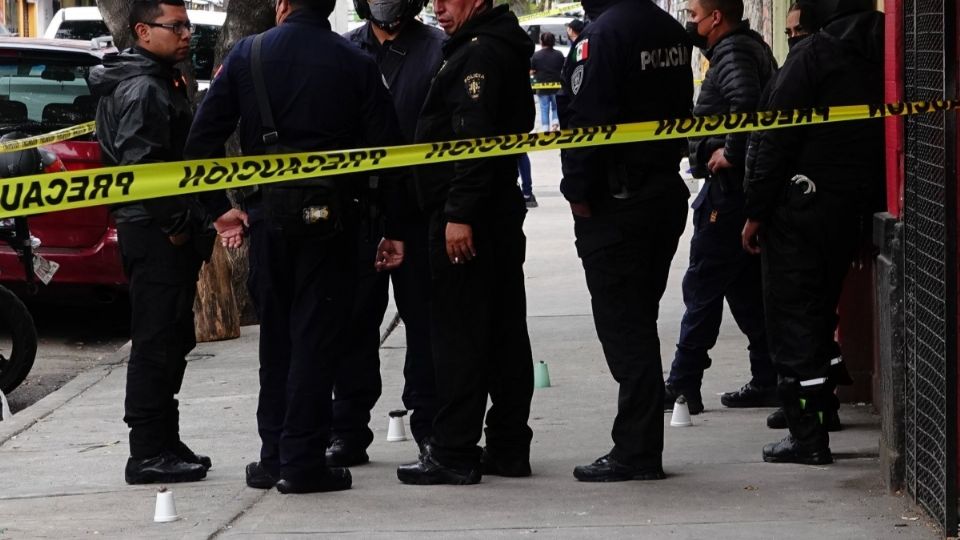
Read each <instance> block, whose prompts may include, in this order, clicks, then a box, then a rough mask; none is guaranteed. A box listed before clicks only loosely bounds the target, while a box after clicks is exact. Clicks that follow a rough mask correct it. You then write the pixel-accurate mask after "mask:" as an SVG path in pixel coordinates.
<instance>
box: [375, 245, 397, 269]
mask: <svg viewBox="0 0 960 540" xmlns="http://www.w3.org/2000/svg"><path fill="white" fill-rule="evenodd" d="M401 263H403V242H401V241H400V240H390V239H389V238H384V239H382V240H380V246H379V247H377V260H376V262H374V263H373V266H374V268H376V269H377V272H383V271H389V270H393V269H394V268H397V267H398V266H400V264H401Z"/></svg>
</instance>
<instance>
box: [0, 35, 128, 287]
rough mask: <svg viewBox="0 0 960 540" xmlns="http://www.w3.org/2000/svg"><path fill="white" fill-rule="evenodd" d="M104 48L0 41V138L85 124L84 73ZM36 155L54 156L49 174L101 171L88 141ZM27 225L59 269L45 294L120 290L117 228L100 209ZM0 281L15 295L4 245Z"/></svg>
mask: <svg viewBox="0 0 960 540" xmlns="http://www.w3.org/2000/svg"><path fill="white" fill-rule="evenodd" d="M112 50H113V49H112V48H110V49H104V48H100V47H99V46H98V44H97V43H96V42H91V41H79V40H65V39H35V38H15V37H10V38H5V37H0V135H3V134H7V133H11V132H14V131H17V132H20V133H22V134H25V135H38V134H41V133H46V132H49V131H53V130H55V129H60V128H65V127H69V126H73V125H77V124H81V123H83V122H88V121H91V120H93V119H94V116H95V114H96V109H97V103H96V99H95V98H94V97H93V96H91V95H90V88H89V86H88V85H87V80H88V78H89V73H90V68H92V67H93V66H96V65H98V64H100V62H101V58H102V56H103V54H104V53H106V52H110V51H112ZM41 151H46V152H44V153H45V154H46V156H47V157H50V156H51V153H52V154H53V155H55V158H54V159H51V160H48V162H50V163H51V164H50V165H49V166H48V168H47V170H48V171H49V172H53V171H55V170H62V169H63V168H66V169H68V170H78V169H90V168H95V167H100V166H101V162H100V147H99V145H98V144H97V142H96V139H95V138H94V137H93V135H87V136H83V137H78V138H76V139H71V140H69V141H64V142H60V143H55V144H51V145H47V146H44V147H42V148H41ZM56 158H59V159H56ZM0 181H2V180H0ZM29 225H30V230H31V233H32V234H33V235H34V236H35V237H37V238H39V239H40V242H41V245H40V248H39V249H38V250H37V252H38V253H39V254H40V255H42V256H43V257H45V258H47V259H49V260H52V261H55V262H57V263H59V264H60V269H59V271H57V273H56V275H55V276H54V278H53V281H52V282H51V283H50V285H49V288H50V289H51V290H55V291H57V292H58V293H59V292H65V291H68V290H69V289H71V288H78V289H80V290H82V292H90V291H92V292H94V293H95V294H97V295H98V296H100V297H101V298H102V299H104V300H108V299H112V298H113V297H114V296H115V295H116V293H117V292H119V291H124V290H126V283H127V280H126V278H125V276H124V275H123V270H122V267H121V263H120V252H119V246H118V244H117V230H116V227H115V224H114V223H113V220H112V219H111V217H110V213H109V211H108V209H107V207H106V206H97V207H92V208H84V209H79V210H67V211H63V212H54V213H50V214H43V215H39V216H35V217H31V218H30V220H29ZM0 282H2V283H3V284H4V285H7V286H10V287H12V288H14V289H17V290H22V289H21V287H20V286H21V285H22V283H23V268H22V266H21V265H20V264H19V262H18V260H17V257H16V255H15V254H14V253H13V251H11V250H10V249H9V248H7V247H5V246H4V247H2V248H0Z"/></svg>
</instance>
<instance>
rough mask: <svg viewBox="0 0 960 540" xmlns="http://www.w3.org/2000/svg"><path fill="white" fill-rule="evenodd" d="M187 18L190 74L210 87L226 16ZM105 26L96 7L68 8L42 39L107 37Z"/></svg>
mask: <svg viewBox="0 0 960 540" xmlns="http://www.w3.org/2000/svg"><path fill="white" fill-rule="evenodd" d="M187 16H188V17H190V22H191V23H193V35H192V37H191V38H190V51H191V53H190V54H191V58H190V61H191V62H192V63H193V74H194V77H196V79H197V84H198V85H199V87H200V89H201V90H202V89H204V88H206V87H208V86H210V79H211V77H212V74H213V54H214V49H215V48H216V45H217V39H219V37H220V28H221V27H222V26H223V21H224V19H226V17H227V14H226V13H224V12H222V11H199V10H193V9H188V10H187ZM109 35H110V31H109V30H107V25H106V23H104V22H103V17H102V16H101V15H100V9H99V8H96V7H69V8H63V9H61V10H58V11H57V12H56V13H54V15H53V19H52V20H51V21H50V24H49V25H48V26H47V29H46V31H44V33H43V37H44V38H47V39H80V40H88V41H89V40H91V39H93V38H97V37H102V36H109Z"/></svg>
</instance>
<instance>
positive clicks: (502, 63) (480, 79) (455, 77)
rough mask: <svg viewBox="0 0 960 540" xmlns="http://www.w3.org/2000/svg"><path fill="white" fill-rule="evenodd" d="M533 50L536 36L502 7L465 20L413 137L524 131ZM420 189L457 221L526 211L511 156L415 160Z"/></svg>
mask: <svg viewBox="0 0 960 540" xmlns="http://www.w3.org/2000/svg"><path fill="white" fill-rule="evenodd" d="M532 53H533V42H531V41H530V37H529V36H527V33H526V32H524V31H523V30H522V29H521V28H520V25H519V23H518V22H517V18H516V16H514V15H513V13H510V11H509V10H508V8H507V6H498V7H495V8H493V9H491V10H489V11H487V12H484V13H482V14H480V15H477V16H475V17H474V18H472V19H470V20H469V21H467V22H466V23H465V24H464V25H463V26H462V27H461V28H460V29H459V30H458V31H457V32H456V33H455V34H454V35H453V36H451V37H450V39H449V40H448V41H447V42H446V44H444V46H443V56H444V59H445V60H446V62H445V63H444V65H443V67H442V68H440V71H439V72H438V73H437V75H436V77H435V78H434V81H433V84H432V85H431V87H430V92H429V93H428V94H427V100H426V102H425V103H424V104H423V111H422V112H421V114H420V122H419V124H418V126H417V135H416V140H417V142H437V141H449V140H454V139H470V138H475V137H489V136H492V135H506V134H514V133H527V132H529V131H530V130H531V129H532V128H533V116H534V106H533V95H532V93H531V91H530V76H529V62H530V55H531V54H532ZM417 191H418V195H419V198H420V204H421V207H422V208H424V209H425V210H434V209H438V208H442V209H443V211H444V213H445V215H446V218H447V219H448V220H449V221H452V222H456V223H474V222H476V221H478V220H480V219H483V218H484V217H485V216H489V215H492V214H505V213H506V214H522V213H523V212H525V207H524V204H523V197H522V195H521V193H520V188H519V187H517V157H516V156H512V155H511V156H503V157H494V158H483V159H472V160H467V161H456V162H450V163H440V164H436V165H429V166H421V167H418V168H417Z"/></svg>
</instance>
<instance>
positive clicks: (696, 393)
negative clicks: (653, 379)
mask: <svg viewBox="0 0 960 540" xmlns="http://www.w3.org/2000/svg"><path fill="white" fill-rule="evenodd" d="M680 396H683V397H685V398H687V408H688V409H690V414H691V415H697V414H700V413H702V412H703V396H701V395H700V389H699V388H698V389H696V390H693V389H683V390H680V389H677V388H675V387H674V386H673V385H671V384H664V385H663V410H664V411H665V412H668V411H672V410H673V404H674V403H676V402H677V398H679V397H680Z"/></svg>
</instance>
